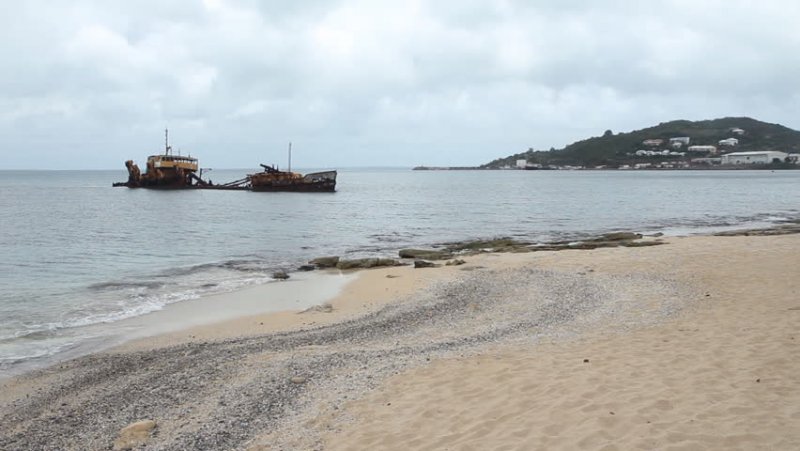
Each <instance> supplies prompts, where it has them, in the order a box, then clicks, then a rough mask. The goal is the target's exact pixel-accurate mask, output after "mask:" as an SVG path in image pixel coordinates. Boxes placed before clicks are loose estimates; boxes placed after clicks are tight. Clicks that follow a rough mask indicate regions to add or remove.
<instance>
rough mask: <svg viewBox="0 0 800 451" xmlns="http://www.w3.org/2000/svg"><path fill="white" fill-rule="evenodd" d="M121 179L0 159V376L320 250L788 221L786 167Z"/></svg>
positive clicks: (379, 250) (383, 250)
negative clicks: (306, 183) (246, 183)
mask: <svg viewBox="0 0 800 451" xmlns="http://www.w3.org/2000/svg"><path fill="white" fill-rule="evenodd" d="M245 172H246V171H244V170H241V171H222V170H217V171H214V172H213V173H211V174H212V178H213V179H214V180H215V181H217V182H223V181H228V180H234V179H237V178H240V177H241V176H242V175H243V174H244V173H245ZM125 179H126V174H125V172H124V171H0V231H2V233H1V234H0V251H2V255H3V258H2V260H0V372H1V371H3V369H4V368H9V367H10V366H13V365H14V364H15V362H16V363H18V362H20V361H25V360H28V359H32V358H37V357H40V358H41V357H45V356H50V355H53V354H56V353H59V352H63V351H64V350H66V349H70V348H72V347H74V346H76V344H77V343H79V342H80V341H81V340H82V339H84V338H86V337H84V336H83V335H82V333H81V331H82V330H89V329H90V328H89V327H87V326H91V325H92V324H98V323H113V322H116V321H119V320H122V319H124V318H130V317H135V316H140V315H144V314H146V313H148V312H153V311H156V310H160V309H162V308H164V306H165V305H168V304H170V303H175V302H181V301H186V300H190V299H196V298H198V297H200V296H204V295H208V294H214V293H220V292H226V291H232V290H235V289H238V288H241V287H246V286H251V285H254V284H263V283H268V282H270V281H271V280H272V279H271V278H270V275H271V273H272V272H273V271H274V270H275V269H278V268H283V269H291V268H294V267H296V266H297V265H299V264H301V263H304V262H305V261H307V260H308V259H310V258H313V257H317V256H320V255H345V256H353V257H356V256H367V255H393V254H394V253H395V251H396V250H397V249H399V248H402V247H408V246H430V245H433V244H436V243H441V242H444V241H456V240H465V239H470V238H486V237H496V236H512V237H516V238H520V239H527V240H533V241H547V240H553V239H564V238H580V237H582V236H587V235H594V234H598V233H602V232H606V231H610V230H636V231H645V232H648V231H652V232H655V231H664V232H666V233H668V234H691V233H701V232H708V231H712V230H719V229H725V228H735V227H747V226H766V225H771V224H776V223H780V222H782V221H786V220H793V219H797V218H800V210H799V209H800V204H799V203H798V201H797V199H796V195H795V194H794V193H796V191H797V188H798V187H800V183H799V182H800V171H776V172H770V171H574V172H571V171H410V170H407V169H357V170H342V171H340V174H339V179H338V192H336V193H316V194H313V193H312V194H304V193H250V192H239V191H234V192H230V191H149V190H130V189H126V188H111V183H112V182H115V181H122V180H125ZM395 255H396V254H395ZM66 331H68V333H67V332H66ZM65 337H69V339H67V338H65Z"/></svg>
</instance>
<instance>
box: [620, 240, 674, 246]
mask: <svg viewBox="0 0 800 451" xmlns="http://www.w3.org/2000/svg"><path fill="white" fill-rule="evenodd" d="M661 244H667V243H666V242H664V241H661V240H650V241H624V242H622V243H620V245H621V246H625V247H647V246H658V245H661Z"/></svg>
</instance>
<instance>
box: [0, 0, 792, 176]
mask: <svg viewBox="0 0 800 451" xmlns="http://www.w3.org/2000/svg"><path fill="white" fill-rule="evenodd" d="M3 3H4V5H3V10H4V12H3V13H2V15H1V16H0V38H2V39H0V66H1V69H2V70H0V86H1V87H2V88H0V136H1V137H2V140H0V169H19V168H47V169H57V168H65V169H81V168H87V169H104V168H121V169H123V170H124V168H123V162H124V160H126V159H134V160H136V161H138V162H139V163H142V161H143V160H144V159H145V158H146V156H147V155H149V154H152V153H157V152H160V151H161V149H163V139H164V136H163V134H164V128H165V127H169V129H170V137H171V144H172V145H173V147H174V148H175V149H180V150H181V151H182V152H183V153H184V154H185V153H191V154H192V155H193V156H197V157H199V158H200V159H201V165H202V166H204V167H216V168H226V167H227V168H249V167H257V164H258V163H261V162H263V163H279V164H281V165H283V164H284V163H285V158H286V147H287V143H288V142H289V141H292V142H293V149H294V151H293V158H294V165H295V166H301V167H331V168H336V167H339V168H341V167H348V166H413V165H418V164H426V165H476V164H481V163H485V162H487V161H489V160H492V159H494V158H497V157H501V156H507V155H510V154H513V153H516V152H520V151H524V150H526V149H527V148H529V147H533V148H536V149H549V148H550V147H556V148H558V147H563V146H564V145H566V144H569V143H570V142H572V141H575V140H577V139H582V138H586V137H588V136H596V135H600V134H602V133H603V131H604V130H606V129H612V130H613V131H614V132H619V131H630V130H633V129H638V128H643V127H647V126H650V125H654V124H657V123H659V122H663V121H668V120H673V119H711V118H716V117H723V116H742V115H744V116H751V117H754V118H756V119H761V120H765V121H768V122H776V123H780V124H783V125H786V126H788V127H792V128H795V129H798V128H800V116H799V115H798V108H800V82H798V80H800V57H798V50H800V2H797V1H796V0H788V1H770V0H762V1H735V0H724V1H722V0H721V1H712V0H703V1H699V0H686V1H683V0H675V1H660V2H656V1H647V2H644V1H634V0H631V1H603V2H598V1H577V0H575V1H569V0H565V1H558V2H556V1H472V0H453V1H444V0H441V1H385V2H382V1H338V2H337V1H319V0H311V1H256V0H230V1H228V0H205V1H200V0H198V1H182V2H181V1H169V2H166V1H164V0H138V1H100V0H97V1H88V0H69V1H59V0H54V1H39V0H33V1H24V2H22V1H19V2H11V1H4V2H3Z"/></svg>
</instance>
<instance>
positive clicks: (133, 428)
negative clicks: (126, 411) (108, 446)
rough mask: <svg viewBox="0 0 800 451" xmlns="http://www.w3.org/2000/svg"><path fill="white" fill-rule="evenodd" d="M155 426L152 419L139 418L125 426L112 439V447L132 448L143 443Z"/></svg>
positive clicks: (118, 448) (120, 448)
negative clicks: (114, 438)
mask: <svg viewBox="0 0 800 451" xmlns="http://www.w3.org/2000/svg"><path fill="white" fill-rule="evenodd" d="M155 427H156V422H155V421H153V420H141V421H137V422H136V423H131V424H129V425H127V426H125V427H124V428H122V430H121V431H119V437H117V439H116V440H114V449H116V450H122V449H132V448H135V447H138V446H139V445H142V444H144V443H145V442H146V441H147V439H149V438H150V434H151V433H152V432H153V429H155Z"/></svg>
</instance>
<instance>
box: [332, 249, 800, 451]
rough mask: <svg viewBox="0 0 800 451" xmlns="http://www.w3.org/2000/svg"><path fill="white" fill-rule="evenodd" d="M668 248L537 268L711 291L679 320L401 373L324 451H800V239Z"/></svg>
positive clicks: (596, 254) (359, 406)
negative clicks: (654, 278)
mask: <svg viewBox="0 0 800 451" xmlns="http://www.w3.org/2000/svg"><path fill="white" fill-rule="evenodd" d="M670 242H671V243H670V245H668V246H661V247H659V248H657V249H610V250H602V251H591V252H583V253H559V254H553V255H548V256H545V257H542V256H534V257H532V258H533V259H535V260H536V263H537V264H538V265H543V266H547V267H551V268H558V269H560V270H565V271H578V270H581V269H585V268H587V267H590V268H593V269H595V270H596V271H603V272H605V271H608V272H612V273H624V272H630V271H635V272H642V271H643V272H655V273H660V274H668V275H669V276H670V277H674V278H677V279H680V280H684V281H686V282H687V283H689V284H693V285H695V286H698V287H702V288H703V290H704V301H703V302H699V303H697V304H696V305H695V306H694V307H692V308H688V309H687V310H685V311H684V312H683V314H682V315H680V317H679V318H677V319H675V320H674V321H670V322H668V323H666V324H663V325H660V326H657V327H651V328H644V329H641V330H636V331H633V332H629V333H625V334H621V335H607V334H606V335H600V336H597V335H589V336H586V337H584V338H581V339H580V340H577V341H573V342H566V343H546V344H541V345H539V346H536V347H533V348H530V347H528V348H524V349H520V348H517V349H498V350H496V352H492V353H489V354H485V355H481V356H477V357H471V358H465V359H449V360H445V361H440V362H435V363H433V364H431V365H429V366H427V367H424V368H420V369H416V370H412V371H409V372H406V373H403V374H402V375H398V376H396V377H393V378H392V379H390V380H389V381H388V382H387V383H386V384H385V385H384V386H383V387H381V388H380V389H379V390H375V391H373V392H372V393H370V394H369V395H368V396H367V397H366V398H365V399H363V400H359V401H357V402H354V403H352V404H350V405H348V406H347V412H348V414H349V415H352V417H353V418H354V420H353V422H352V423H349V424H346V425H344V426H341V427H340V428H338V429H337V430H336V431H335V432H333V433H330V434H328V435H327V436H326V440H325V443H326V447H325V449H331V450H336V449H343V450H344V449H404V450H416V449H419V450H428V449H451V450H454V449H463V450H468V449H474V450H486V449H497V450H500V449H507V450H512V449H604V450H613V449H619V450H629V449H664V450H666V449H674V450H679V449H680V450H695V449H715V450H731V449H749V450H755V449H774V450H790V449H800V347H799V346H798V345H800V236H798V235H790V236H781V237H769V238H767V237H730V238H727V237H726V238H722V237H692V238H675V239H671V240H670ZM706 295H707V296H706ZM587 359H588V362H585V360H587Z"/></svg>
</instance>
